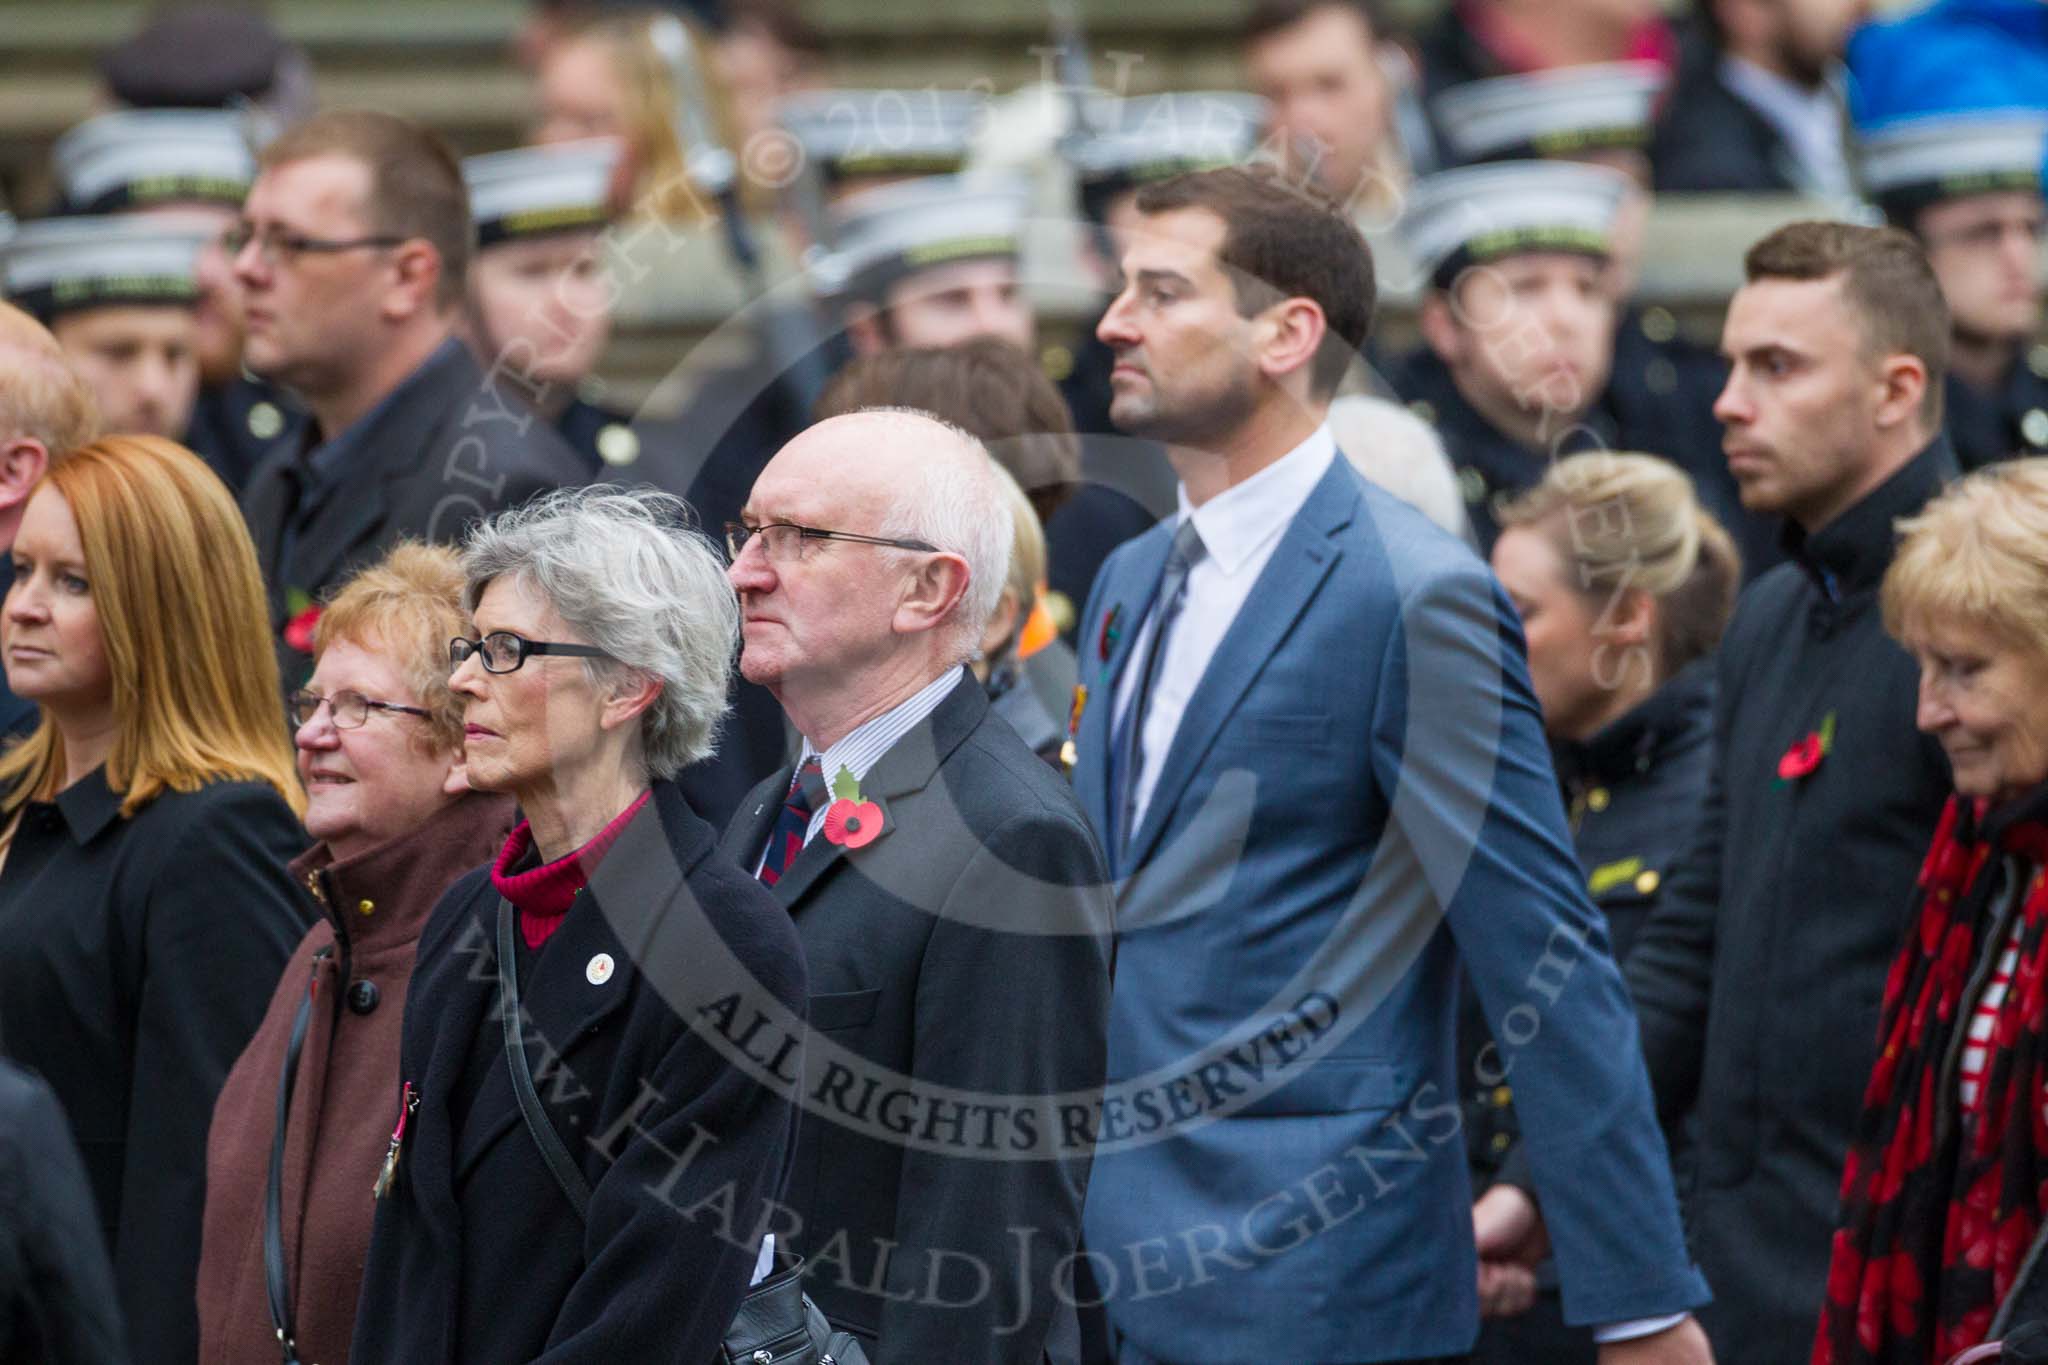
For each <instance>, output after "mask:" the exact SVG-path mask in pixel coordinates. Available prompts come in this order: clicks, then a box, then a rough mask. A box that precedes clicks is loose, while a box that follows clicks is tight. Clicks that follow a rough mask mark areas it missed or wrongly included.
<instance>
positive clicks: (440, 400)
mask: <svg viewBox="0 0 2048 1365" xmlns="http://www.w3.org/2000/svg"><path fill="white" fill-rule="evenodd" d="M232 240H233V242H234V244H235V247H236V250H235V261H234V265H235V275H236V278H237V279H239V280H240V281H241V285H242V289H243V293H244V298H245V301H246V305H247V308H246V319H245V321H246V326H247V340H246V343H245V348H244V353H243V355H244V361H245V363H246V364H247V365H248V366H249V368H250V369H251V370H252V371H253V372H255V373H256V374H257V375H259V376H261V377H262V378H265V379H269V380H274V381H276V382H278V383H281V384H283V385H285V386H286V387H288V388H290V389H292V390H293V391H294V392H295V393H297V394H298V395H299V396H300V397H301V398H302V399H304V400H305V405H306V408H307V411H308V412H309V413H310V414H311V416H312V420H311V422H310V423H308V429H307V431H306V433H305V435H304V437H303V439H302V440H301V441H299V442H297V443H295V444H294V445H292V446H288V447H284V448H280V449H277V450H274V451H272V452H271V454H270V455H269V456H267V457H266V458H265V459H264V461H263V463H262V464H261V465H260V466H258V467H257V469H256V470H255V472H254V473H253V474H251V475H250V478H249V484H248V487H247V489H246V490H245V491H244V493H243V495H242V510H243V512H244V514H245V515H246V516H247V517H248V520H249V530H250V533H251V534H252V535H253V536H254V537H255V540H256V552H257V556H258V558H259V559H260V560H261V562H262V565H263V572H264V576H265V578H266V579H267V580H268V582H269V586H270V607H271V617H272V625H273V626H274V627H276V628H277V630H278V631H279V633H280V640H281V645H280V659H281V661H282V662H283V663H284V665H285V668H284V682H285V685H286V686H287V687H293V686H296V685H298V683H299V682H301V681H303V679H304V677H305V675H306V674H307V672H308V671H309V669H310V664H311V656H310V654H308V653H306V652H305V651H304V650H303V649H301V648H299V647H298V646H297V645H295V644H294V643H293V642H294V641H300V640H303V639H304V635H305V633H304V631H303V630H302V629H293V628H292V627H293V625H294V623H295V622H297V623H299V624H300V625H301V626H303V625H304V616H305V613H306V612H308V611H309V610H312V609H313V607H314V606H315V604H316V603H317V601H318V599H319V598H320V596H321V594H322V593H323V592H324V591H326V590H327V589H328V588H330V587H332V586H334V585H335V584H337V583H339V582H340V581H341V580H342V579H344V578H346V577H347V576H348V574H349V572H350V570H351V569H352V568H353V567H355V566H357V565H359V564H360V563H362V562H364V561H366V560H368V559H372V558H375V557H376V556H377V555H379V554H381V553H382V552H383V551H384V550H385V549H387V548H389V546H390V544H391V543H392V542H393V541H395V540H397V539H399V538H400V537H402V536H414V537H418V538H420V539H424V540H430V541H452V540H455V539H457V538H458V537H460V536H461V535H462V533H463V530H464V528H465V527H466V526H467V525H468V524H469V523H470V522H472V521H475V520H477V519H479V518H482V517H485V516H488V515H490V514H491V513H492V512H495V511H497V510H499V509H500V508H503V507H508V506H511V505H513V504H515V503H519V502H522V501H524V500H525V499H526V498H528V497H530V496H531V495H533V494H534V493H537V492H539V491H541V490H543V489H546V488H550V487H553V486H555V485H557V484H564V483H580V482H582V481H583V479H584V474H583V470H582V465H581V462H580V461H579V460H578V459H577V457H576V454H575V452H574V451H572V450H570V449H569V447H568V446H567V445H566V444H565V443H564V442H563V441H562V439H561V438H560V437H559V436H557V435H556V434H555V433H554V431H553V430H552V429H551V428H549V427H548V426H547V425H546V423H544V422H541V421H539V420H537V419H536V418H535V417H534V415H533V414H532V412H531V411H530V410H529V409H528V408H527V407H526V406H525V405H524V404H523V403H521V402H520V400H519V399H518V398H517V397H516V396H514V395H513V394H511V393H509V392H507V391H506V390H504V389H502V388H500V387H499V386H498V385H497V384H496V383H495V382H494V381H493V380H492V379H490V378H489V377H488V376H487V375H486V374H485V373H484V371H483V370H482V369H480V368H479V367H478V365H477V363H476V362H475V361H474V360H473V359H471V357H470V354H469V352H468V350H467V349H466V348H465V347H464V346H463V344H462V341H461V339H460V338H459V337H457V336H456V335H455V324H456V321H457V318H458V316H459V313H460V309H461V306H462V302H463V292H464V279H465V276H466V274H467V271H468V267H469V257H470V250H471V245H472V242H473V240H474V229H473V227H472V224H471V220H470V213H469V196H468V193H467V191H466V190H465V189H464V186H463V181H462V172H461V169H460V168H459V167H458V165H457V164H456V161H455V158H454V157H453V156H452V155H451V154H450V153H449V151H448V149H447V148H446V146H444V145H443V144H442V142H441V141H440V139H439V138H437V137H435V136H434V135H433V134H431V133H429V132H427V131H426V130H425V129H422V128H420V127H418V126H417V125H415V124H412V123H409V122H407V121H406V120H404V119H401V118H397V117H395V116H393V115H390V114H383V113H376V112H371V111H360V110H337V111H335V112H331V113H326V114H321V115H318V116H316V117H314V118H312V119H309V120H307V121H306V122H305V123H302V124H300V125H299V126H297V127H296V128H293V129H292V130H290V131H289V132H287V133H285V134H284V135H283V136H282V137H280V138H278V139H277V140H276V141H275V142H273V143H271V144H270V145H269V146H268V147H266V148H265V149H264V151H263V154H262V156H261V158H260V160H259V162H258V165H257V174H256V182H255V184H254V185H252V186H251V187H250V190H249V198H248V201H247V202H246V203H245V204H244V205H243V208H242V219H241V222H240V223H239V224H238V225H237V227H236V228H235V229H234V233H233V237H232Z"/></svg>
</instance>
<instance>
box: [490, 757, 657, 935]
mask: <svg viewBox="0 0 2048 1365" xmlns="http://www.w3.org/2000/svg"><path fill="white" fill-rule="evenodd" d="M649 795H651V793H649V792H641V793H640V795H639V797H638V798H637V799H635V800H634V802H633V804H632V805H630V806H628V807H626V808H625V809H624V810H622V811H620V812H619V814H618V817H617V818H616V819H614V820H613V821H612V822H611V823H610V824H608V825H606V826H605V827H604V828H603V829H601V830H599V831H598V832H597V835H596V837H594V838H593V839H591V841H590V842H589V843H587V844H585V845H584V846H583V847H581V848H579V849H577V850H576V851H575V852H574V853H569V854H565V855H563V856H562V857H560V858H557V859H555V860H554V861H553V862H551V863H543V864H541V865H540V866H539V867H530V868H527V869H526V870H525V871H523V872H514V871H513V870H512V869H513V868H515V867H517V866H519V864H520V863H521V862H523V861H524V860H525V859H526V858H527V856H528V855H529V854H531V853H532V852H533V828H532V826H531V825H529V824H528V823H527V822H526V821H524V820H522V821H520V822H519V827H518V828H517V829H515V830H513V831H512V835H511V837H510V838H508V839H506V840H505V847H504V849H503V850H501V851H500V852H499V854H498V861H497V862H495V863H493V864H492V865H491V884H492V885H493V886H495V887H497V888H498V894H499V895H501V896H503V897H504V898H505V899H506V900H508V901H511V902H512V904H513V905H514V906H516V907H518V910H519V933H520V936H521V937H522V938H524V939H525V940H526V946H527V947H528V948H533V949H538V948H539V947H540V946H541V944H543V943H546V942H547V941H548V936H549V935H550V934H552V933H554V932H555V930H557V929H559V928H561V927H562V919H563V917H564V916H566V915H567V914H568V913H569V906H570V905H571V904H572V903H574V901H575V899H576V896H577V894H578V893H579V892H581V891H582V890H583V888H584V887H586V886H588V885H590V874H591V873H592V872H595V871H596V870H597V865H598V863H599V862H600V861H601V860H602V859H603V858H604V855H605V853H606V851H607V850H609V849H610V848H611V846H612V845H613V844H614V843H616V842H617V841H618V837H619V835H620V833H622V832H623V831H624V830H625V828H626V824H627V822H628V821H630V820H631V819H632V818H633V817H634V816H635V815H637V814H639V813H640V808H641V807H642V806H644V805H646V804H647V798H648V796H649Z"/></svg>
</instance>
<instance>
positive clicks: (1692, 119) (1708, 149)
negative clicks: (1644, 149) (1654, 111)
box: [1650, 27, 1800, 194]
mask: <svg viewBox="0 0 2048 1365" xmlns="http://www.w3.org/2000/svg"><path fill="white" fill-rule="evenodd" d="M1720 68H1721V49H1720V48H1718V47H1716V46H1715V45H1714V43H1713V41H1712V40H1711V39H1710V38H1709V36H1708V35H1707V33H1706V32H1705V30H1704V29H1703V28H1698V27H1696V28H1694V29H1693V30H1692V31H1691V32H1689V33H1687V34H1686V36H1685V41H1684V43H1683V44H1682V46H1681V47H1680V50H1679V62H1678V72H1677V74H1676V75H1675V76H1674V77H1673V78H1672V82H1671V89H1670V91H1669V93H1668V94H1667V95H1666V97H1665V100H1664V109H1663V113H1662V115H1661V116H1660V117H1659V118H1658V120H1657V127H1656V129H1655V130H1654V132H1652V134H1651V137H1650V185H1651V188H1652V189H1654V190H1656V191H1657V192H1658V193H1659V194H1666V193H1671V192H1674V191H1750V192H1756V193H1770V192H1777V193H1788V192H1790V191H1792V190H1795V189H1798V188H1799V187H1800V170H1799V165H1798V163H1797V161H1796V160H1795V159H1794V158H1793V156H1792V152H1791V149H1790V148H1788V147H1787V146H1786V145H1785V139H1784V138H1783V137H1782V136H1780V134H1779V133H1778V130H1777V129H1776V128H1774V127H1772V126H1771V121H1770V120H1769V119H1767V118H1765V117H1764V116H1763V115H1762V114H1760V113H1758V112H1757V110H1756V107H1755V106H1754V105H1752V104H1750V102H1749V101H1748V100H1745V99H1743V98H1741V97H1740V96H1739V95H1737V94H1736V93H1735V92H1734V91H1732V90H1730V89H1729V88H1728V87H1727V85H1725V84H1724V83H1723V82H1722V80H1721V69H1720Z"/></svg>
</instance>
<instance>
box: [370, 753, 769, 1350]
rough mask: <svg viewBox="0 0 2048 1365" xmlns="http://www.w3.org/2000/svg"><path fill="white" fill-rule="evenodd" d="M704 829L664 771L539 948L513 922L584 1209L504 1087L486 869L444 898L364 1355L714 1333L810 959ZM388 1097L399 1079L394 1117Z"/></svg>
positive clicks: (412, 1037) (751, 1249)
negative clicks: (584, 1186) (585, 1212)
mask: <svg viewBox="0 0 2048 1365" xmlns="http://www.w3.org/2000/svg"><path fill="white" fill-rule="evenodd" d="M715 841H716V835H715V833H714V831H713V830H712V829H711V827H710V826H709V825H707V824H705V823H704V822H703V821H702V820H701V819H699V818H698V817H697V815H696V814H695V813H694V812H693V811H691V810H690V808H689V806H688V804H687V803H686V802H685V801H684V800H683V797H682V794H681V793H680V792H679V791H677V789H676V787H675V786H674V784H673V783H669V782H657V783H655V784H654V792H653V796H652V797H651V798H650V799H649V801H648V803H647V804H646V805H645V806H644V807H642V808H641V810H640V812H639V813H638V814H637V815H636V816H635V817H634V818H633V819H632V820H630V821H628V822H627V824H626V826H625V829H624V830H623V831H622V832H621V833H620V835H619V837H618V841H617V842H616V843H614V844H613V845H612V847H611V849H610V850H609V851H608V852H607V853H606V854H605V855H604V858H603V861H602V862H600V863H599V864H598V865H597V867H596V869H595V871H594V873H593V875H592V879H591V883H590V886H589V889H588V890H587V891H586V892H585V893H583V894H581V895H579V896H578V897H577V899H576V901H575V903H574V905H572V907H571V908H570V910H569V913H568V915H567V917H566V918H565V919H564V920H563V921H562V924H561V927H560V928H558V929H556V930H555V932H554V933H553V935H552V936H551V937H549V938H548V939H547V940H546V941H545V942H544V943H543V944H542V945H541V947H540V949H539V951H538V952H537V953H533V952H530V951H528V950H526V949H525V948H524V940H523V939H519V940H517V941H518V944H519V948H518V956H519V957H520V958H521V965H520V967H519V972H520V982H521V985H520V991H521V1000H520V1009H521V1022H522V1025H523V1027H524V1029H525V1039H524V1042H525V1047H526V1052H527V1056H528V1059H529V1065H530V1066H531V1067H532V1070H533V1079H534V1088H535V1090H536V1091H537V1092H538V1093H539V1096H540V1099H541V1104H542V1107H543V1108H544V1110H545V1111H546V1115H547V1119H548V1121H549V1122H551V1123H553V1124H554V1125H555V1131H556V1132H557V1133H558V1134H559V1135H560V1136H561V1138H562V1141H563V1142H564V1144H566V1145H567V1147H568V1148H569V1150H570V1152H571V1153H573V1155H574V1158H575V1160H576V1161H577V1162H578V1164H579V1165H580V1167H581V1169H582V1172H583V1176H584V1178H585V1180H587V1181H588V1182H589V1184H590V1186H591V1189H592V1195H591V1200H590V1208H589V1216H588V1218H587V1220H586V1219H579V1218H578V1217H577V1216H576V1212H575V1210H574V1208H573V1207H572V1206H571V1205H570V1203H569V1202H568V1199H567V1197H566V1196H565V1195H564V1194H563V1193H562V1191H561V1188H560V1186H558V1185H557V1184H556V1182H555V1180H554V1178H553V1176H552V1175H551V1174H550V1173H549V1169H548V1166H547V1164H546V1161H545V1159H544V1158H543V1157H542V1155H541V1148H540V1146H539V1145H538V1143H536V1141H535V1140H534V1137H533V1134H532V1132H531V1130H529V1129H528V1128H527V1127H526V1125H525V1123H524V1122H523V1120H522V1118H521V1115H520V1111H519V1106H518V1102H517V1099H516V1097H515V1095H514V1092H513V1088H512V1080H511V1071H510V1068H509V1066H508V1064H507V1061H506V1054H505V1046H504V1035H503V1021H502V1015H501V1013H500V1012H499V1009H498V1004H497V1002H498V1000H499V992H498V985H497V953H496V947H495V945H496V941H497V919H498V906H499V904H500V899H499V896H498V893H497V891H496V889H495V888H494V887H493V886H492V884H491V880H490V873H489V870H488V869H484V868H479V869H478V870H477V871H475V872H473V873H471V874H470V875H469V876H467V877H464V878H463V879H462V880H461V881H459V882H457V883H456V884H455V885H454V886H453V887H452V888H450V889H449V892H448V894H447V895H446V896H445V897H443V898H442V901H441V903H440V905H438V906H437V907H436V908H435V910H434V915H433V918H432V920H431V921H430V922H429V923H428V925H427V929H426V932H425V933H424V934H422V935H421V937H420V943H419V953H418V958H417V963H416V966H415V967H414V971H413V979H412V987H411V990H410V993H409V995H408V997H407V1001H406V1011H405V1025H404V1037H403V1041H402V1043H401V1046H400V1054H399V1074H400V1076H401V1077H402V1078H403V1079H404V1080H405V1081H407V1082H410V1083H411V1086H412V1089H413V1090H414V1091H415V1092H416V1093H417V1094H418V1095H419V1096H420V1097H421V1098H420V1102H419V1107H418V1109H417V1110H416V1111H415V1112H414V1113H413V1114H412V1115H411V1117H410V1118H409V1119H408V1121H407V1123H406V1129H405V1136H404V1141H403V1143H402V1145H401V1147H400V1155H399V1158H398V1163H397V1168H396V1177H395V1180H394V1183H393V1185H392V1187H391V1190H390V1192H389V1193H388V1194H387V1195H386V1196H385V1197H384V1198H383V1199H381V1200H380V1201H379V1202H378V1205H377V1213H376V1223H375V1229H374V1231H373V1232H372V1234H371V1238H370V1253H369V1262H368V1264H367V1265H366V1266H365V1268H364V1274H363V1290H362V1297H361V1299H360V1301H359V1303H358V1307H357V1312H356V1329H355V1339H354V1343H353V1345H352V1346H351V1348H350V1351H349V1360H350V1361H351V1362H352V1365H427V1362H435V1361H446V1362H458V1361H459V1362H463V1365H468V1363H469V1362H483V1361H492V1362H497V1361H504V1362H512V1361H542V1360H544V1361H548V1362H550V1365H568V1362H572V1361H576V1362H588V1363H589V1365H614V1362H619V1361H635V1362H641V1361H645V1362H650V1365H651V1363H652V1362H664V1363H665V1365H704V1363H705V1362H707V1361H712V1360H716V1359H717V1358H718V1354H719V1342H720V1340H721V1339H722V1338H723V1336H724V1333H725V1330H726V1327H727V1326H728V1325H729V1324H730V1322H731V1320H732V1317H733V1314H734V1312H735V1311H736V1310H737V1309H738V1308H739V1304H740V1300H741V1297H742V1296H743V1295H744V1293H745V1291H746V1287H747V1283H748V1279H749V1276H750V1274H751V1272H752V1270H753V1266H754V1259H755V1252H756V1247H757V1245H758V1243H759V1241H760V1235H761V1232H762V1231H763V1230H765V1229H766V1228H768V1227H769V1223H768V1219H769V1217H770V1216H771V1215H772V1214H773V1212H774V1210H773V1209H772V1208H770V1207H769V1206H768V1203H767V1201H770V1200H773V1199H775V1198H776V1197H777V1196H778V1195H779V1193H780V1192H781V1189H782V1183H783V1180H784V1178H785V1176H786V1174H787V1171H788V1165H789V1156H790V1151H791V1142H792V1140H793V1138H794V1136H795V1115H794V1110H793V1109H792V1107H791V1104H790V1101H789V1097H788V1092H787V1089H786V1088H785V1087H786V1086H787V1085H789V1084H790V1083H793V1081H794V1078H795V1076H796V1072H797V1067H798V1065H799V1062H798V1060H797V1058H798V1054H799V1051H800V1048H801V1045H802V1044H801V1039H802V1024H803V1006H804V967H803V958H802V955H801V952H800V950H799V949H798V947H797V939H796V931H795V930H794V929H793V928H792V927H791V925H790V922H789V916H788V915H787V914H785V913H784V912H783V911H782V909H781V907H780V906H778V905H776V903H775V901H774V900H773V898H772V897H770V896H769V894H768V892H767V891H766V890H765V889H764V888H763V887H762V886H761V884H760V883H759V882H757V881H755V880H754V879H753V878H752V877H750V876H748V875H747V874H745V873H743V872H742V871H740V870H739V869H738V868H737V867H734V866H733V864H732V862H731V860H730V859H728V858H725V857H723V856H721V855H720V854H718V853H717V851H716V849H715V847H714V845H715ZM514 933H515V937H516V936H517V934H518V931H517V930H516V929H515V930H514ZM757 1014H759V1015H761V1016H764V1017H765V1020H766V1022H759V1021H757V1020H756V1015H757ZM778 1040H780V1041H781V1043H783V1044H786V1046H778ZM749 1059H751V1060H749ZM771 1073H772V1074H773V1075H774V1076H775V1078H776V1079H774V1080H773V1081H769V1080H766V1079H765V1078H767V1077H769V1076H770V1075H771ZM397 1112H398V1096H397V1095H395V1094H394V1095H393V1096H392V1097H391V1100H390V1107H389V1108H388V1109H387V1110H386V1112H385V1113H384V1114H383V1115H382V1116H381V1122H382V1123H383V1126H384V1127H385V1129H386V1131H389V1130H390V1128H391V1126H392V1124H393V1123H394V1121H395V1119H396V1115H397Z"/></svg>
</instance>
